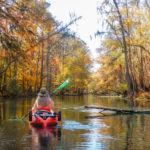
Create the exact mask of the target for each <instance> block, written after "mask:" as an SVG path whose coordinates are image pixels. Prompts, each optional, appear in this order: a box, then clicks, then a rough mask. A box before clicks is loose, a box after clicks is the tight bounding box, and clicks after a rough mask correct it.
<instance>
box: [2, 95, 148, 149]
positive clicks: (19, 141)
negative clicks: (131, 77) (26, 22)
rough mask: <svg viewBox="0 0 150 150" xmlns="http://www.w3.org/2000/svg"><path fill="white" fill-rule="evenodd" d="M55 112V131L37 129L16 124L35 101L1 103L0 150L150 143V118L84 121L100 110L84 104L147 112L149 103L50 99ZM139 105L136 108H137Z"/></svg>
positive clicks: (142, 145) (136, 146)
mask: <svg viewBox="0 0 150 150" xmlns="http://www.w3.org/2000/svg"><path fill="white" fill-rule="evenodd" d="M53 99H54V102H55V110H54V111H58V110H61V111H62V123H61V124H59V126H58V127H57V128H46V129H37V128H33V127H31V126H29V124H28V121H27V119H26V121H23V122H22V121H16V120H15V119H14V118H21V117H22V116H23V115H24V114H26V113H27V112H28V111H29V110H30V109H31V108H32V105H33V104H34V98H30V99H26V98H25V99H12V100H11V99H8V100H4V101H1V100H0V118H1V120H0V150H4V149H5V150H7V149H8V150H10V149H11V150H22V149H23V150H28V149H33V150H36V149H37V150H46V149H51V150H53V149H54V150H57V149H61V150H72V149H74V150H78V149H80V150H85V149H86V150H93V149H94V150H101V149H102V150H103V149H104V150H110V149H111V150H116V149H119V150H125V149H126V150H127V149H128V150H131V149H137V150H143V149H145V150H146V149H149V144H150V132H149V131H150V125H149V124H150V115H149V114H132V115H130V114H128V115H113V116H105V117H101V118H86V116H92V115H95V114H98V112H99V110H94V109H92V110H90V109H85V108H84V105H95V106H102V107H113V108H123V109H129V108H130V109H143V110H145V109H148V108H147V106H149V102H141V103H137V102H135V103H128V102H127V101H123V100H121V99H115V98H114V99H110V98H101V97H92V96H89V97H88V96H84V97H71V96H68V97H63V98H62V97H53ZM137 106H138V107H137Z"/></svg>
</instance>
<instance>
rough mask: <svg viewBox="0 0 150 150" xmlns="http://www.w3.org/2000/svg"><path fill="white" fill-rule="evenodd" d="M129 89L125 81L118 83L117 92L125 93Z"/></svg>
mask: <svg viewBox="0 0 150 150" xmlns="http://www.w3.org/2000/svg"><path fill="white" fill-rule="evenodd" d="M127 90H128V88H127V84H125V83H120V84H119V85H118V87H117V89H116V92H117V93H118V94H124V93H126V92H127Z"/></svg>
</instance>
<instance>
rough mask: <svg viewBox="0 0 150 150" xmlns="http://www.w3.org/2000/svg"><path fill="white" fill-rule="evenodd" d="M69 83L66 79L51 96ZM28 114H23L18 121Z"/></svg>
mask: <svg viewBox="0 0 150 150" xmlns="http://www.w3.org/2000/svg"><path fill="white" fill-rule="evenodd" d="M69 81H70V78H68V79H67V80H66V81H65V82H64V83H63V84H61V85H60V86H59V87H58V88H57V89H56V90H54V91H53V93H52V94H51V95H53V94H55V93H56V92H57V91H58V90H60V89H62V88H64V87H65V86H66V85H67V84H68V83H69ZM28 114H29V112H28V113H27V114H25V115H24V116H22V117H21V118H20V119H21V120H24V118H26V117H27V116H28Z"/></svg>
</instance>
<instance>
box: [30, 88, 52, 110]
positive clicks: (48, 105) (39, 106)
mask: <svg viewBox="0 0 150 150" xmlns="http://www.w3.org/2000/svg"><path fill="white" fill-rule="evenodd" d="M52 108H54V102H53V100H52V99H51V98H50V96H49V94H48V91H47V90H46V88H41V89H40V92H39V93H38V96H37V98H36V101H35V103H34V106H33V107H32V111H33V112H34V113H35V112H37V111H39V110H44V111H52Z"/></svg>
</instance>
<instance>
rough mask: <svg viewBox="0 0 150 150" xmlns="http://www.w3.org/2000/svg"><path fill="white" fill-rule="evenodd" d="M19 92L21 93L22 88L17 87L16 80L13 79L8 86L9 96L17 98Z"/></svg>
mask: <svg viewBox="0 0 150 150" xmlns="http://www.w3.org/2000/svg"><path fill="white" fill-rule="evenodd" d="M19 91H20V88H19V86H18V85H17V80H16V78H11V79H10V81H9V85H8V94H9V95H10V96H16V95H18V93H19Z"/></svg>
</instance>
